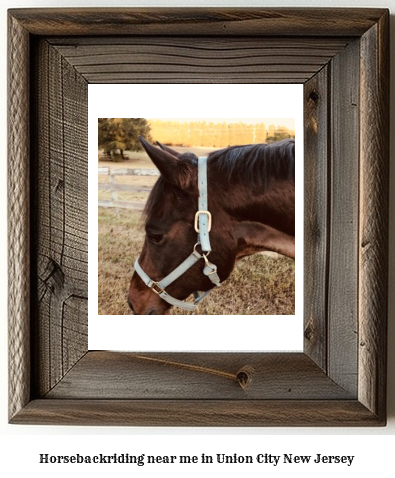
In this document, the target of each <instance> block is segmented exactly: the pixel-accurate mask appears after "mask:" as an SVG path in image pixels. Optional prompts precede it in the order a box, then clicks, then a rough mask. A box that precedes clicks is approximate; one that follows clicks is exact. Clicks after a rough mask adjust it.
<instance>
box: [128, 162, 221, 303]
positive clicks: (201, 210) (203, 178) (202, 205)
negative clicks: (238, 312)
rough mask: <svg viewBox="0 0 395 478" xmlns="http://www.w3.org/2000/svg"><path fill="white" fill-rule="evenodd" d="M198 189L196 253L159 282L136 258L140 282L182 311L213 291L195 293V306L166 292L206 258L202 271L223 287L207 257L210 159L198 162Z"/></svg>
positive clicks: (208, 250) (208, 246)
mask: <svg viewBox="0 0 395 478" xmlns="http://www.w3.org/2000/svg"><path fill="white" fill-rule="evenodd" d="M198 189H199V204H198V211H197V212H196V214H195V231H196V232H197V233H198V238H197V243H196V244H195V246H194V248H193V251H192V253H191V255H190V256H188V257H187V258H186V259H185V260H184V262H182V263H181V264H180V265H179V266H178V267H176V268H175V269H174V271H173V272H171V273H170V274H168V275H167V276H166V277H164V278H163V279H162V280H160V281H159V282H156V281H154V280H152V279H151V278H150V277H149V276H148V274H146V273H145V272H144V271H143V269H142V268H141V266H140V264H139V258H137V259H136V262H135V264H134V269H135V271H136V272H137V274H138V275H139V276H140V278H141V280H142V281H143V282H144V284H145V285H147V286H148V287H149V288H150V289H151V290H152V291H153V292H155V294H158V295H159V297H160V298H161V299H163V300H165V301H166V302H168V303H169V304H171V305H175V306H176V307H180V308H181V309H184V310H188V311H194V310H195V309H196V307H197V305H198V304H199V302H201V300H203V299H204V297H206V295H207V294H208V293H209V292H211V289H210V290H208V291H207V292H203V293H200V292H198V291H195V292H194V296H195V301H194V303H193V304H190V303H188V302H185V301H183V300H179V299H176V298H174V297H172V296H171V295H169V294H168V293H167V292H166V291H165V289H166V287H167V286H169V285H170V284H171V283H173V282H174V281H175V280H176V279H178V278H179V277H180V276H181V275H182V274H184V273H185V272H186V271H187V270H188V269H190V268H191V267H192V266H193V265H194V264H195V263H196V262H197V261H198V260H200V259H203V260H204V262H205V266H204V268H203V274H205V275H206V276H207V277H208V278H209V279H210V280H211V282H212V283H213V284H214V285H216V286H218V287H219V285H220V278H219V276H218V274H217V266H216V265H214V264H212V263H211V262H209V260H208V259H207V256H208V255H209V253H210V252H211V244H210V237H209V232H210V230H211V214H210V212H209V211H208V205H207V157H206V156H203V157H201V158H199V159H198ZM198 245H200V247H201V250H202V253H201V254H200V253H199V252H198V251H197V250H196V247H197V246H198Z"/></svg>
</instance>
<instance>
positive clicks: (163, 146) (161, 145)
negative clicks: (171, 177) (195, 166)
mask: <svg viewBox="0 0 395 478" xmlns="http://www.w3.org/2000/svg"><path fill="white" fill-rule="evenodd" d="M156 144H157V145H158V146H159V147H160V149H163V151H167V152H168V153H170V154H172V155H173V156H175V157H176V158H178V157H179V156H180V154H181V153H179V152H178V151H175V150H174V149H171V148H169V147H168V146H165V145H164V144H162V143H159V141H157V142H156Z"/></svg>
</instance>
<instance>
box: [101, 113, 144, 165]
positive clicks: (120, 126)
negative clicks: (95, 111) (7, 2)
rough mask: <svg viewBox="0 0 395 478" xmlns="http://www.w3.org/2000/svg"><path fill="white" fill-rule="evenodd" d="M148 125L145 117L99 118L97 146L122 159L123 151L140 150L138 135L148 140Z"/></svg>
mask: <svg viewBox="0 0 395 478" xmlns="http://www.w3.org/2000/svg"><path fill="white" fill-rule="evenodd" d="M150 131H151V128H150V125H149V123H148V121H147V120H146V119H145V118H99V121H98V140H99V148H100V149H104V150H105V152H106V154H107V156H111V157H112V158H114V159H117V157H120V159H121V160H122V159H124V151H141V150H142V149H143V148H142V146H141V144H140V141H139V139H138V137H139V135H141V136H144V137H145V138H146V139H148V140H150V139H151V135H150Z"/></svg>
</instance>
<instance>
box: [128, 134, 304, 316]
mask: <svg viewBox="0 0 395 478" xmlns="http://www.w3.org/2000/svg"><path fill="white" fill-rule="evenodd" d="M140 141H141V143H142V145H143V147H144V149H145V151H146V152H147V154H148V156H149V157H150V159H151V160H152V161H153V163H154V164H155V166H156V167H157V168H158V170H159V171H160V173H161V174H160V176H159V178H158V180H157V182H156V183H155V185H154V187H153V189H152V191H151V193H150V196H149V198H148V201H147V204H146V207H145V211H144V215H145V233H146V235H145V240H144V244H143V248H142V251H141V254H140V257H139V258H138V261H136V266H135V267H136V272H135V273H134V275H133V277H132V281H131V284H130V288H129V294H128V303H129V305H130V307H131V309H132V310H133V312H134V313H135V314H138V315H162V314H166V313H168V311H169V309H170V307H171V304H172V301H169V302H168V301H166V300H163V297H164V294H163V292H164V290H163V289H164V288H163V289H162V288H161V287H160V285H159V286H158V283H160V282H161V281H163V279H164V278H167V277H168V276H169V275H170V274H171V273H173V271H175V270H176V269H177V268H178V267H179V266H180V264H181V263H183V261H187V262H188V261H189V262H191V264H192V265H191V264H189V263H188V267H187V268H186V269H185V270H183V271H182V274H181V275H180V276H179V277H177V279H176V280H173V281H171V283H170V284H169V285H168V286H166V290H165V292H166V295H168V296H170V297H171V298H174V300H176V301H183V300H184V299H186V298H187V297H188V296H189V295H191V294H192V293H193V292H195V291H209V290H210V289H212V288H213V287H214V286H215V285H218V283H215V281H213V277H214V278H215V277H217V279H218V282H219V281H224V280H225V279H226V278H227V277H228V276H229V275H230V273H231V271H232V270H233V267H234V264H235V262H236V260H238V259H239V258H241V257H243V256H246V255H249V254H253V253H255V252H258V251H260V250H274V251H277V252H280V253H282V254H284V255H288V256H290V257H292V256H293V254H294V236H292V231H288V230H285V231H282V230H280V229H281V227H280V228H279V227H278V226H277V223H284V220H283V219H281V215H284V210H285V209H287V208H288V209H290V211H289V212H288V211H287V214H288V216H290V217H289V218H287V221H288V223H289V224H290V226H289V225H287V226H286V228H287V227H288V228H291V229H292V217H291V216H292V214H293V217H294V213H295V211H294V197H293V198H292V197H291V199H289V200H288V199H287V200H286V201H285V199H284V194H283V190H284V191H289V178H288V179H287V180H286V181H285V180H284V181H283V180H281V181H277V182H276V181H273V182H272V185H271V189H270V188H267V187H266V191H263V190H262V187H261V186H257V187H255V189H251V186H250V185H249V184H245V182H243V181H240V178H239V176H240V175H238V174H234V175H233V176H231V175H226V174H224V173H223V169H222V168H223V164H222V163H221V162H215V161H214V162H213V161H212V160H211V156H210V161H209V162H208V163H207V167H208V175H207V176H208V177H207V186H206V187H207V196H208V210H209V211H210V213H211V216H212V227H211V230H210V239H209V240H210V243H211V250H210V252H209V253H205V251H204V250H203V247H202V245H200V244H199V242H200V241H199V237H200V236H199V237H198V235H197V230H198V227H196V222H195V217H196V212H197V211H198V209H199V208H198V202H199V194H200V195H201V191H200V188H199V187H198V157H197V156H196V155H195V154H193V153H184V154H180V153H178V152H176V151H174V150H173V149H171V148H168V147H166V146H164V145H162V144H160V143H158V146H159V147H156V146H154V145H152V144H150V143H149V142H147V141H146V140H145V139H144V138H140ZM265 146H266V145H265ZM214 159H215V158H214ZM199 161H200V160H199ZM213 163H214V165H213ZM275 169H276V171H279V170H280V169H281V168H279V166H278V164H276V166H275ZM265 181H266V180H265ZM291 182H292V181H291ZM283 183H284V184H285V186H284V184H283ZM281 185H282V186H281ZM280 186H281V187H280ZM263 193H265V194H266V196H265V197H266V199H265V202H264V203H261V202H259V201H260V198H261V196H262V194H263ZM248 198H249V200H248ZM251 198H252V199H251ZM292 201H293V202H292ZM246 203H249V204H246ZM272 204H273V206H272ZM261 206H263V212H264V220H262V218H261V217H260V216H259V215H258V210H260V209H262V208H261ZM273 208H277V209H278V210H279V211H280V212H279V213H278V214H277V215H276V214H273V213H272V212H270V210H271V209H273ZM266 218H268V220H266ZM270 221H271V222H270ZM288 223H287V224H288ZM199 224H200V222H199ZM293 228H294V224H293ZM293 234H294V231H293ZM206 250H207V249H206ZM208 255H209V258H208ZM197 259H204V260H197ZM208 259H209V260H208ZM211 266H213V267H216V270H215V274H216V275H214V273H213V275H212V276H211V280H210V275H211V272H210V271H211V269H210V267H211ZM207 267H208V269H207ZM207 271H208V272H207ZM147 285H148V287H147ZM161 296H162V297H161ZM173 303H174V301H173Z"/></svg>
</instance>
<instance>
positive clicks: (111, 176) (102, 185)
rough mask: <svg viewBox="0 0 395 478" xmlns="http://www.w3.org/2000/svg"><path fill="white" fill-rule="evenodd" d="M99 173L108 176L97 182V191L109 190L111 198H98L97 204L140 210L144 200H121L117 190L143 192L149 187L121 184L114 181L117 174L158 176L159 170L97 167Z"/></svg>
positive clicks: (146, 191) (147, 190)
mask: <svg viewBox="0 0 395 478" xmlns="http://www.w3.org/2000/svg"><path fill="white" fill-rule="evenodd" d="M99 175H106V176H108V181H107V182H99V183H98V184H99V191H110V192H111V199H110V200H103V199H101V200H99V201H98V204H99V206H101V207H114V208H125V209H135V210H142V209H144V206H145V201H144V202H143V201H121V200H119V198H118V192H120V191H127V192H145V193H149V192H150V191H151V189H152V188H151V187H147V186H134V185H132V184H121V183H117V182H116V177H117V176H159V171H158V170H157V169H137V168H134V169H131V168H122V169H121V168H119V169H110V168H99Z"/></svg>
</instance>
